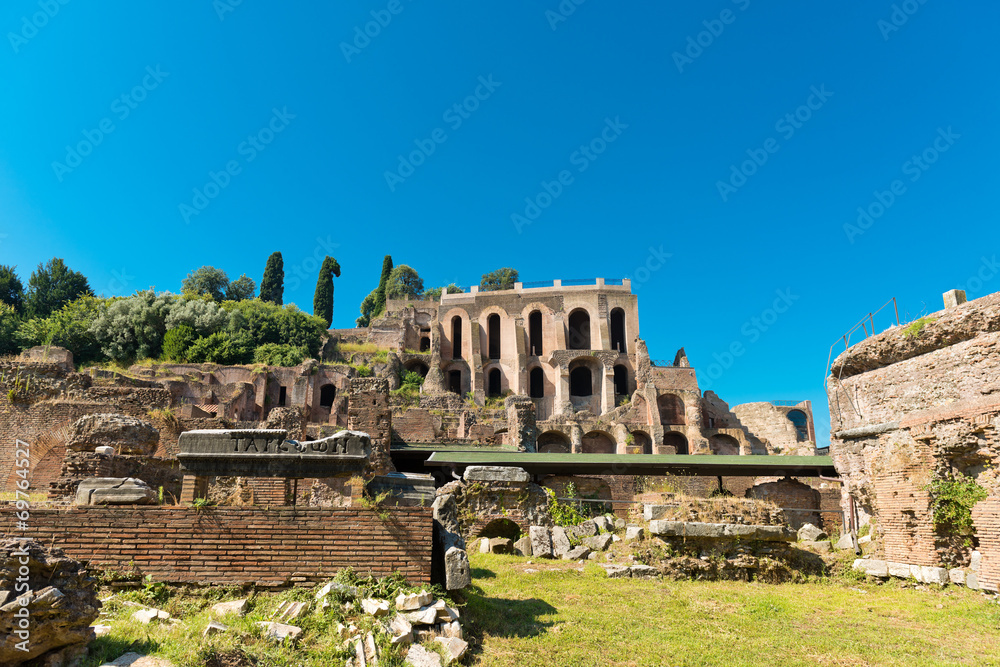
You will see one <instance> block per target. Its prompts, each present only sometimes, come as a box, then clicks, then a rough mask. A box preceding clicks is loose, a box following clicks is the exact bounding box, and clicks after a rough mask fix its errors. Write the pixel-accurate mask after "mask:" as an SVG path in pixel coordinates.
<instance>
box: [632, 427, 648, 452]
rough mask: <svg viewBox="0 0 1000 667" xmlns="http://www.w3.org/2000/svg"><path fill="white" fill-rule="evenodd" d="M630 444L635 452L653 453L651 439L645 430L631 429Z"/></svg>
mask: <svg viewBox="0 0 1000 667" xmlns="http://www.w3.org/2000/svg"><path fill="white" fill-rule="evenodd" d="M632 446H633V447H635V450H636V451H635V453H636V454H652V453H653V439H652V438H651V437H650V436H649V434H648V433H646V432H645V431H632Z"/></svg>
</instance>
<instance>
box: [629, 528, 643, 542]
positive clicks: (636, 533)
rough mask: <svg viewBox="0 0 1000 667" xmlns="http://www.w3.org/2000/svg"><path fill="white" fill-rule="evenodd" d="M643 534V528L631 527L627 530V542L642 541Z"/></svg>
mask: <svg viewBox="0 0 1000 667" xmlns="http://www.w3.org/2000/svg"><path fill="white" fill-rule="evenodd" d="M643 534H644V531H643V529H642V526H629V527H627V528H626V529H625V541H631V540H641V539H642V537H643Z"/></svg>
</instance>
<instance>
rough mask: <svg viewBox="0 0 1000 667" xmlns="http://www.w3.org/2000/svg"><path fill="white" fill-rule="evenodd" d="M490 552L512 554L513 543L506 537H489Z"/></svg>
mask: <svg viewBox="0 0 1000 667" xmlns="http://www.w3.org/2000/svg"><path fill="white" fill-rule="evenodd" d="M490 553H494V554H512V553H514V543H513V542H512V541H511V540H510V539H508V538H506V537H492V538H490Z"/></svg>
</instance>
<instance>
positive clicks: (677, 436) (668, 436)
mask: <svg viewBox="0 0 1000 667" xmlns="http://www.w3.org/2000/svg"><path fill="white" fill-rule="evenodd" d="M663 447H664V448H667V447H673V450H674V451H673V453H674V454H687V453H688V441H687V438H685V437H684V434H683V433H677V432H674V431H671V432H668V433H664V434H663Z"/></svg>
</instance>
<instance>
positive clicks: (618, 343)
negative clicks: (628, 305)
mask: <svg viewBox="0 0 1000 667" xmlns="http://www.w3.org/2000/svg"><path fill="white" fill-rule="evenodd" d="M611 349H612V350H618V351H619V352H621V353H623V354H624V353H626V352H628V348H627V347H626V343H625V311H624V310H622V309H621V308H615V309H614V310H612V311H611Z"/></svg>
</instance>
